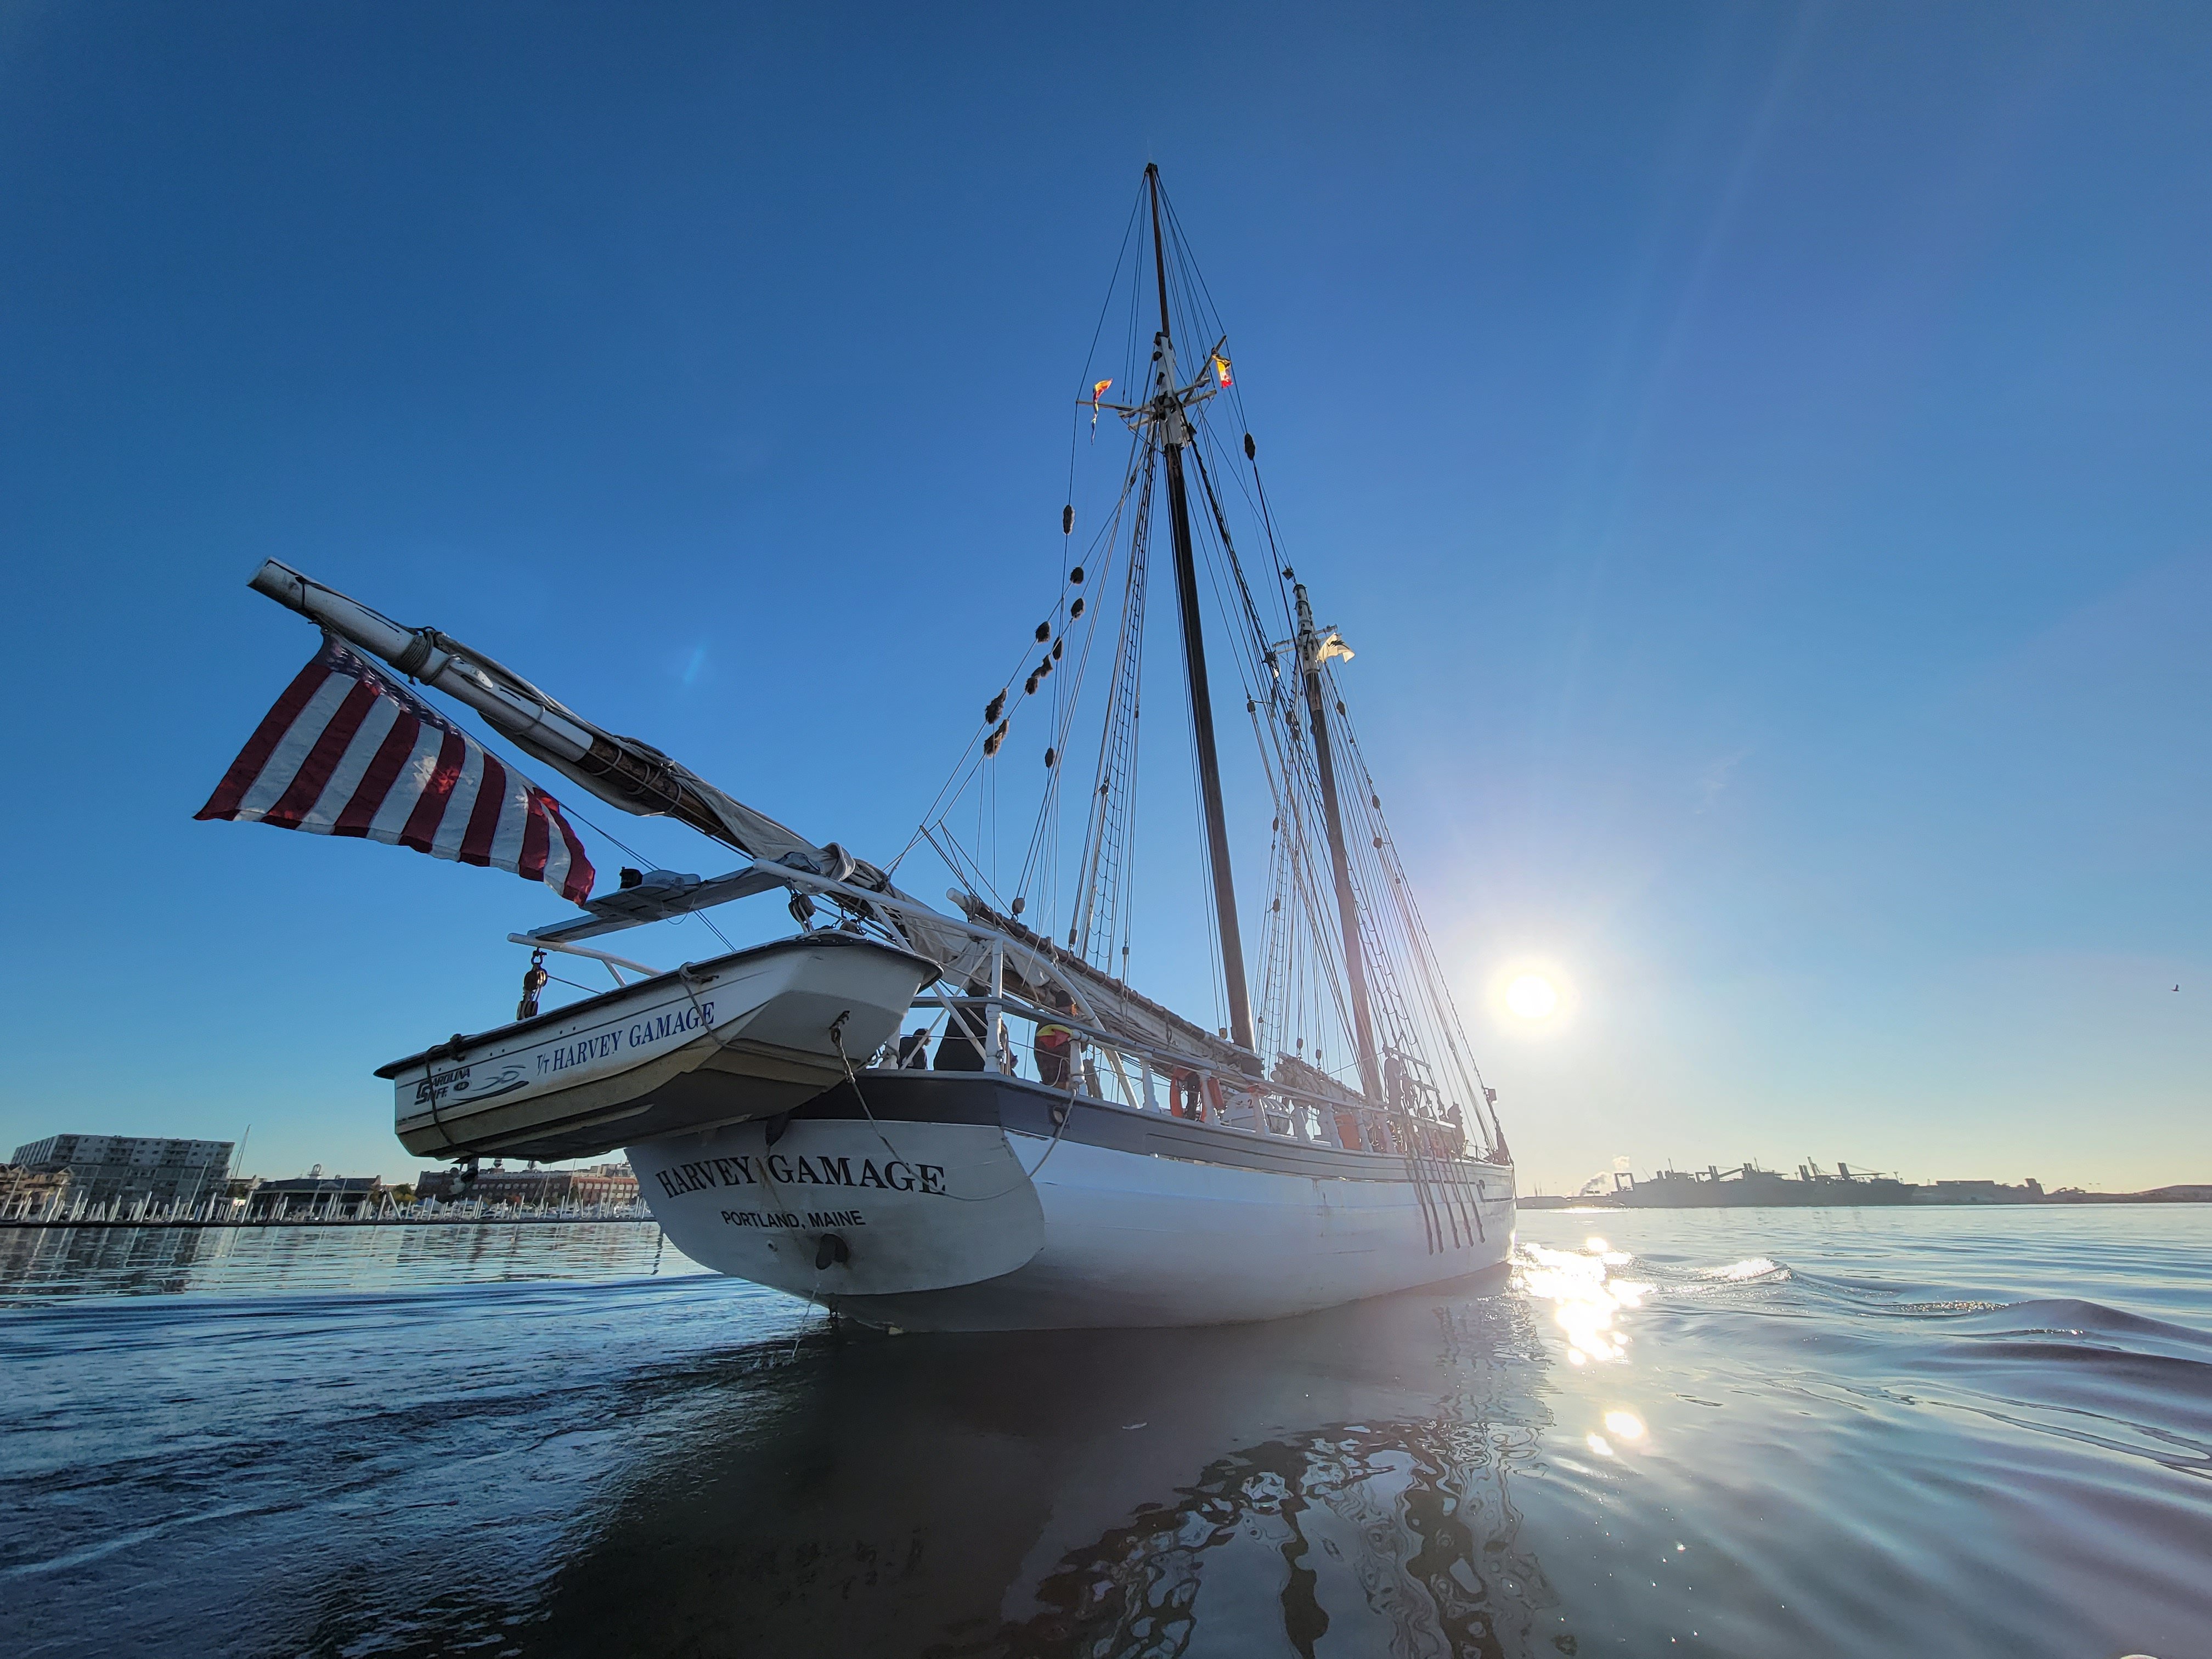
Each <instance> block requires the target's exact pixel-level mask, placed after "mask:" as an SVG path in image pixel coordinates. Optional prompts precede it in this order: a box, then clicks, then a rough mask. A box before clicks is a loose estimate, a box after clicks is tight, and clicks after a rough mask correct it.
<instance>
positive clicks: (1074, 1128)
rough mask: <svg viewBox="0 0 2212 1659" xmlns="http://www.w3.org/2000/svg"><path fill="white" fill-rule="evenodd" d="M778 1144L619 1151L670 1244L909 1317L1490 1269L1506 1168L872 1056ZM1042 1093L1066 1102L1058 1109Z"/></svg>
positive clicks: (1501, 1239)
mask: <svg viewBox="0 0 2212 1659" xmlns="http://www.w3.org/2000/svg"><path fill="white" fill-rule="evenodd" d="M860 1085H861V1090H862V1093H863V1096H864V1097H865V1098H866V1101H867V1102H868V1105H869V1110H870V1112H871V1113H872V1116H870V1115H860V1113H859V1112H858V1111H857V1110H855V1109H854V1102H853V1096H852V1091H850V1090H849V1089H848V1090H841V1091H836V1093H835V1094H834V1095H830V1096H824V1097H822V1099H820V1100H819V1101H817V1103H814V1104H813V1105H811V1106H810V1107H808V1108H806V1109H804V1110H803V1111H801V1112H800V1113H799V1114H798V1115H796V1116H795V1117H794V1118H793V1120H792V1121H790V1123H789V1124H788V1126H787V1127H786V1128H785V1130H784V1132H783V1133H782V1134H781V1136H780V1137H779V1138H778V1139H776V1140H775V1142H774V1143H773V1144H770V1143H769V1139H768V1128H767V1126H765V1125H763V1124H758V1123H752V1124H744V1125H739V1126H736V1127H730V1128H726V1129H720V1130H715V1131H712V1132H708V1133H703V1134H683V1135H676V1136H671V1137H666V1138H663V1139H656V1140H653V1141H650V1142H647V1143H643V1144H640V1145H635V1146H632V1147H631V1148H630V1149H629V1158H630V1162H631V1164H632V1166H633V1167H634V1168H635V1170H636V1171H637V1174H638V1176H639V1179H640V1182H641V1185H642V1187H643V1189H644V1191H645V1194H646V1195H647V1199H648V1200H650V1202H651V1203H652V1206H653V1212H654V1213H655V1214H656V1215H657V1216H658V1217H659V1219H660V1222H661V1225H662V1226H663V1227H664V1228H665V1230H666V1231H667V1233H668V1237H669V1238H670V1239H671V1242H672V1243H675V1244H676V1246H677V1247H678V1249H681V1250H683V1251H684V1254H685V1255H689V1256H690V1257H691V1258H692V1259H693V1260H694V1261H698V1262H699V1263H701V1264H702V1266H705V1267H710V1268H713V1269H714V1270H716V1271H717V1272H720V1273H730V1274H732V1275H734V1276H736V1277H738V1278H743V1279H752V1280H755V1281H756V1282H758V1283H761V1284H764V1285H773V1286H775V1288H777V1289H779V1290H784V1291H791V1292H792V1293H793V1294H795V1295H799V1296H805V1297H811V1298H813V1299H814V1300H817V1301H819V1302H821V1303H823V1304H825V1305H826V1306H829V1307H830V1308H833V1309H836V1310H839V1311H840V1312H843V1313H846V1314H849V1315H850V1316H853V1317H854V1318H856V1319H859V1320H860V1321H862V1322H866V1323H868V1324H872V1325H878V1326H885V1327H892V1328H898V1329H902V1330H911V1331H921V1330H929V1331H987V1330H1044V1329H1055V1328H1085V1327H1098V1326H1158V1325H1210V1324H1230V1323H1237V1322H1243V1321H1248V1320H1259V1319H1273V1318H1278V1317H1280V1316H1285V1315H1290V1314H1297V1313H1305V1312H1310V1311H1313V1310H1317V1309H1321V1308H1328V1307H1334V1306H1337V1305H1339V1304H1343V1303H1347V1302H1354V1301H1358V1300H1359V1299H1361V1298H1363V1297H1370V1296H1381V1295H1386V1294H1388V1293H1389V1292H1392V1291H1402V1290H1409V1289H1413V1288H1414V1287H1416V1286H1420V1285H1434V1284H1439V1283H1443V1282H1445V1281H1448V1280H1451V1279H1460V1278H1463V1277H1466V1276H1468V1275H1470V1274H1474V1273H1483V1272H1486V1271H1488V1270H1491V1269H1494V1268H1496V1267H1500V1266H1501V1265H1502V1264H1503V1263H1504V1261H1505V1259H1506V1256H1507V1253H1508V1252H1509V1251H1510V1249H1511V1245H1512V1235H1513V1220H1514V1206H1513V1171H1512V1170H1511V1167H1510V1165H1502V1164H1485V1163H1480V1162H1477V1161H1474V1160H1472V1159H1465V1158H1456V1159H1423V1160H1419V1161H1418V1163H1415V1162H1413V1161H1409V1160H1408V1159H1407V1158H1402V1157H1396V1156H1392V1155H1389V1154H1380V1153H1369V1152H1341V1151H1339V1150H1337V1149H1335V1148H1334V1147H1324V1146H1316V1145H1313V1144H1311V1143H1308V1142H1303V1141H1296V1140H1291V1139H1286V1138H1284V1137H1279V1136H1263V1135H1255V1134H1252V1133H1247V1132H1244V1131H1240V1130H1237V1129H1232V1128H1229V1127H1222V1126H1218V1125H1210V1124H1203V1125H1202V1124H1198V1123H1194V1122H1187V1121H1182V1120H1181V1119H1176V1118H1170V1117H1163V1116H1161V1115H1158V1114H1154V1113H1148V1112H1143V1111H1137V1110H1133V1109H1129V1108H1126V1107H1121V1106H1117V1105H1114V1104H1111V1103H1105V1102H1100V1101H1096V1100H1092V1099H1090V1098H1088V1097H1080V1096H1079V1097H1073V1098H1071V1097H1069V1096H1067V1095H1066V1094H1064V1093H1060V1092H1058V1091H1048V1090H1046V1089H1045V1088H1043V1086H1042V1085H1036V1084H1030V1083H1025V1082H1023V1081H1020V1080H1018V1079H1009V1078H1004V1077H1000V1076H997V1075H995V1074H980V1073H965V1074H962V1073H881V1072H869V1073H862V1074H861V1078H860ZM1055 1109H1060V1110H1065V1111H1067V1112H1069V1113H1070V1114H1071V1115H1070V1116H1069V1119H1068V1121H1067V1122H1066V1125H1065V1127H1062V1126H1061V1125H1060V1124H1059V1123H1057V1122H1056V1121H1054V1111H1055Z"/></svg>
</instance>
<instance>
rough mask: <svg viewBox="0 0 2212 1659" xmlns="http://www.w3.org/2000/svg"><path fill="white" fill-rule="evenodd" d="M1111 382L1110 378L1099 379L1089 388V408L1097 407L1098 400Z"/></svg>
mask: <svg viewBox="0 0 2212 1659" xmlns="http://www.w3.org/2000/svg"><path fill="white" fill-rule="evenodd" d="M1113 384H1114V382H1113V381H1111V380H1101V381H1099V382H1098V384H1097V386H1092V387H1091V408H1093V409H1096V408H1097V407H1098V400H1099V399H1100V398H1103V397H1104V396H1105V395H1106V388H1107V387H1108V386H1111V385H1113Z"/></svg>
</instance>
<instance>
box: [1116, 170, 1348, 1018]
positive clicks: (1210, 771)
mask: <svg viewBox="0 0 2212 1659" xmlns="http://www.w3.org/2000/svg"><path fill="white" fill-rule="evenodd" d="M1145 183H1146V186H1147V187H1148V188H1149V189H1150V191H1151V192H1152V272H1153V275H1154V276H1156V277H1157V278H1158V282H1159V290H1160V333H1159V349H1158V350H1156V351H1155V352H1153V354H1152V361H1153V366H1154V369H1155V371H1156V372H1155V374H1154V376H1153V382H1152V384H1153V397H1152V408H1153V410H1154V414H1153V417H1152V424H1153V430H1154V431H1155V432H1156V433H1157V435H1158V440H1159V444H1160V447H1161V449H1162V451H1163V452H1164V453H1165V455H1166V458H1167V464H1168V465H1167V471H1168V525H1169V529H1170V532H1172V534H1173V537H1174V540H1175V579H1176V611H1177V612H1178V613H1179V614H1180V616H1181V617H1182V665H1183V673H1184V676H1185V678H1187V679H1188V682H1189V684H1190V717H1191V724H1192V725H1193V726H1194V727H1195V728H1196V730H1197V733H1198V785H1199V792H1200V796H1201V797H1202V799H1204V801H1205V804H1206V855H1207V858H1208V860H1209V861H1210V863H1211V866H1212V871H1213V913H1214V920H1215V921H1216V923H1217V924H1218V927H1219V931H1220V933H1221V976H1222V978H1223V980H1224V981H1226V983H1227V985H1228V987H1229V1027H1230V1035H1231V1036H1233V1037H1235V1038H1236V1039H1237V1044H1238V1045H1239V1046H1240V1047H1242V1048H1251V1046H1252V1003H1251V998H1250V994H1249V992H1248V990H1247V989H1246V987H1245V983H1244V936H1243V933H1240V932H1238V930H1237V883H1236V878H1234V876H1233V875H1232V874H1231V872H1230V868H1229V821H1228V818H1227V817H1226V816H1225V814H1224V812H1223V811H1222V807H1221V760H1220V755H1219V752H1218V750H1217V749H1216V748H1215V746H1214V741H1213V693H1212V690H1211V689H1210V688H1209V687H1208V685H1207V684H1206V634H1205V630H1204V629H1203V627H1202V626H1201V624H1200V619H1199V610H1198V563H1197V561H1196V560H1195V559H1194V557H1193V556H1192V555H1191V546H1190V501H1189V498H1188V495H1187V493H1186V491H1185V489H1184V486H1183V479H1182V452H1183V446H1184V445H1186V444H1188V442H1189V441H1190V423H1189V422H1188V419H1187V418H1186V417H1185V416H1184V414H1183V410H1182V392H1181V388H1180V387H1179V386H1177V385H1176V361H1175V343H1174V340H1173V338H1172V337H1171V336H1170V332H1169V329H1168V264H1167V250H1166V247H1165V246H1164V244H1163V243H1162V242H1161V240H1160V170H1159V168H1158V166H1157V165H1155V164H1152V163H1149V162H1148V163H1146V167H1145ZM1363 1006H1364V1005H1363ZM1370 1046H1371V1045H1370Z"/></svg>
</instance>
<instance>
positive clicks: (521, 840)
mask: <svg viewBox="0 0 2212 1659" xmlns="http://www.w3.org/2000/svg"><path fill="white" fill-rule="evenodd" d="M194 816H195V817H201V818H228V819H231V820H234V821H235V822H238V823H266V824H270V825H273V826H274V827H276V828H277V829H304V830H306V831H307V832H308V833H309V834H310V835H318V836H361V837H364V838H366V839H368V840H369V841H380V842H385V843H386V844H387V845H390V846H393V847H406V848H413V849H414V850H415V851H416V852H418V853H427V854H429V855H430V856H431V857H432V858H441V859H452V860H457V861H458V862H459V863H462V864H480V865H484V866H489V867H491V868H494V869H499V870H508V871H512V872H513V873H514V874H516V875H518V876H521V877H524V878H526V879H528V880H531V881H542V882H544V884H546V885H547V886H548V887H550V888H552V889H553V890H555V891H556V892H558V893H560V894H562V896H565V897H567V898H569V899H572V900H574V902H577V903H579V904H581V903H582V902H584V901H585V900H586V899H587V898H589V897H590V896H591V895H592V862H591V860H590V859H588V858H587V857H586V856H585V854H584V843H583V842H581V841H580V839H579V838H578V837H577V835H576V832H575V831H574V829H570V828H569V827H568V820H567V819H566V818H564V817H562V815H561V808H560V805H559V803H558V802H556V800H555V799H553V798H552V797H551V796H550V795H549V794H547V793H545V792H544V790H542V789H540V788H538V786H537V785H535V784H534V783H532V782H531V781H530V780H529V779H528V778H526V777H524V776H523V775H522V774H521V773H520V772H518V771H516V770H514V769H513V768H512V767H509V766H507V765H505V764H503V763H501V761H500V760H499V759H498V758H497V757H495V756H493V755H492V754H490V753H489V751H487V750H485V748H484V746H483V744H480V743H478V742H477V740H476V739H475V738H472V737H471V736H470V735H469V734H468V733H467V732H464V731H462V730H461V728H460V727H459V726H455V725H454V724H453V722H452V721H451V720H447V718H446V717H445V716H444V715H443V714H440V713H439V712H438V711H437V710H436V709H435V708H431V707H430V705H429V704H428V703H427V702H423V701H422V698H420V697H418V696H416V695H415V694H414V693H413V692H412V691H410V690H408V689H407V688H406V687H405V686H404V685H402V684H399V683H398V681H397V680H394V679H392V678H390V677H389V676H387V675H386V674H385V673H384V672H383V671H381V670H380V669H379V668H378V667H377V666H376V665H374V663H372V662H370V661H369V660H368V659H367V658H365V657H363V656H362V655H360V654H359V653H356V652H355V651H353V650H350V649H349V648H348V647H346V646H345V645H343V643H341V642H340V641H337V639H334V638H332V637H331V635H328V634H325V635H324V636H323V648H322V650H321V651H320V652H319V653H317V654H316V656H315V658H314V659H313V661H312V662H310V663H308V665H307V666H306V667H305V668H302V669H301V671H300V672H299V675H298V677H297V678H295V679H294V680H293V682H292V684H290V685H289V686H288V687H287V688H286V689H285V691H284V695H283V696H281V697H279V698H277V700H276V706H275V707H274V708H270V711H269V713H268V714H267V715H266V716H265V717H264V719H263V720H262V722H261V725H260V726H259V727H258V729H257V730H256V731H255V732H254V733H253V736H252V738H250V739H248V740H247V742H246V747H245V748H244V749H242V750H240V751H239V756H238V758H237V759H236V760H234V761H233V762H232V763H231V764H230V769H229V770H228V772H226V773H225V774H224V775H223V779H222V782H221V783H220V784H218V785H216V791H215V793H214V794H213V795H211V796H210V797H209V798H208V803H207V805H205V806H203V807H202V808H200V810H199V811H198V812H197V813H196V814H194Z"/></svg>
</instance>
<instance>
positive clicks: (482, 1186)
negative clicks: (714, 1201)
mask: <svg viewBox="0 0 2212 1659" xmlns="http://www.w3.org/2000/svg"><path fill="white" fill-rule="evenodd" d="M415 1196H416V1198H418V1199H421V1198H435V1199H440V1200H444V1201H445V1202H447V1203H452V1202H453V1201H455V1200H459V1199H465V1198H473V1199H477V1200H480V1201H482V1202H483V1203H486V1204H550V1205H554V1206H560V1205H563V1204H576V1205H585V1204H635V1203H636V1202H637V1176H635V1175H634V1174H632V1173H631V1172H630V1167H629V1164H593V1165H592V1167H591V1168H589V1169H587V1170H499V1169H491V1170H478V1171H477V1178H476V1179H475V1180H474V1181H472V1182H464V1181H463V1180H462V1179H461V1178H460V1176H459V1172H458V1171H455V1170H423V1171H422V1174H421V1175H420V1176H416V1181H415Z"/></svg>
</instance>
